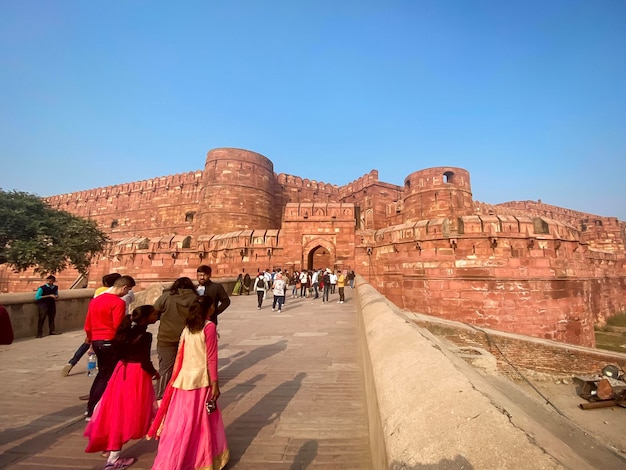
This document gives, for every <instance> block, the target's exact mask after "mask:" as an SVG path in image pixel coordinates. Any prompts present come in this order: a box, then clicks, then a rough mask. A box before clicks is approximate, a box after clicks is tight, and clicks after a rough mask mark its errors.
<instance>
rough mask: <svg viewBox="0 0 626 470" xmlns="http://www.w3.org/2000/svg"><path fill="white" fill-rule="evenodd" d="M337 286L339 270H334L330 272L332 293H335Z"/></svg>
mask: <svg viewBox="0 0 626 470" xmlns="http://www.w3.org/2000/svg"><path fill="white" fill-rule="evenodd" d="M336 287H337V272H336V271H333V272H331V273H330V293H331V294H334V293H335V288H336Z"/></svg>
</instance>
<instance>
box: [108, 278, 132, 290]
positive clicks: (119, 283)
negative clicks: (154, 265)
mask: <svg viewBox="0 0 626 470" xmlns="http://www.w3.org/2000/svg"><path fill="white" fill-rule="evenodd" d="M135 285H136V284H135V280H134V279H133V278H132V277H131V276H120V277H118V278H117V279H116V280H115V282H114V283H113V286H114V287H126V286H128V287H130V288H131V289H132V288H133V287H135Z"/></svg>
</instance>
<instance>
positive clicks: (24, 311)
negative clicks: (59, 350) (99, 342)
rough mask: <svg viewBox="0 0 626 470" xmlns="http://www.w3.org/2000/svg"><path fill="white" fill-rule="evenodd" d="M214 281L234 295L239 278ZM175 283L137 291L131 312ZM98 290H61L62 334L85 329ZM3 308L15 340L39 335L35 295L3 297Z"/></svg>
mask: <svg viewBox="0 0 626 470" xmlns="http://www.w3.org/2000/svg"><path fill="white" fill-rule="evenodd" d="M214 282H217V283H219V284H222V285H223V286H224V288H225V289H226V293H228V294H229V295H230V292H232V290H233V287H234V286H235V282H236V279H234V278H223V279H215V280H214ZM171 285H172V283H171V282H167V283H161V282H154V283H152V284H150V285H148V286H147V287H146V288H144V289H143V290H139V291H136V292H135V301H134V302H133V303H132V305H131V306H130V307H131V310H132V309H133V308H135V307H137V306H138V305H142V304H151V305H152V304H154V302H155V301H156V299H157V298H158V297H159V295H161V293H163V290H164V289H168V288H169V287H170V286H171ZM94 293H95V289H66V290H59V299H58V300H57V301H56V306H57V314H56V318H55V326H56V330H57V331H59V332H61V333H62V332H64V331H70V330H81V329H83V327H84V326H85V317H86V316H87V308H88V307H89V302H91V299H92V298H93V294H94ZM0 305H2V306H3V307H5V308H6V309H7V311H8V312H9V318H10V319H11V326H12V328H13V336H14V338H15V339H22V338H32V337H33V336H35V335H36V334H37V320H38V318H39V307H38V306H37V302H35V292H18V293H13V294H0ZM43 332H44V336H45V335H46V334H48V320H47V319H46V321H45V323H44V327H43Z"/></svg>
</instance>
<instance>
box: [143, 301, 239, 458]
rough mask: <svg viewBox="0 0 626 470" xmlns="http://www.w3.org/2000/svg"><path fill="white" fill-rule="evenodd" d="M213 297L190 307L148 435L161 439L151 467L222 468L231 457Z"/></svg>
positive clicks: (148, 436) (196, 302) (195, 302)
mask: <svg viewBox="0 0 626 470" xmlns="http://www.w3.org/2000/svg"><path fill="white" fill-rule="evenodd" d="M214 308H215V307H214V304H213V299H211V297H199V298H198V299H197V300H195V301H194V302H193V304H192V305H191V307H190V308H189V316H188V317H187V326H186V327H185V329H184V330H183V334H182V335H181V337H180V348H179V351H178V355H177V356H176V364H175V366H174V373H173V375H172V380H171V381H170V383H169V384H168V386H167V389H166V391H165V395H164V396H163V401H162V402H161V406H160V407H159V410H158V412H157V416H156V418H155V420H154V422H153V423H152V426H151V427H150V429H149V431H148V434H147V436H146V437H147V438H148V439H151V438H158V439H159V448H158V451H157V455H156V458H155V460H154V465H153V466H152V470H192V469H207V470H209V469H210V470H221V469H222V468H224V467H225V466H226V464H227V463H228V460H229V458H230V452H229V450H228V443H227V441H226V432H225V430H224V422H223V420H222V413H221V411H220V407H219V405H218V401H217V400H218V398H219V396H220V387H219V379H218V375H217V365H218V356H217V354H218V349H217V332H216V329H215V324H214V323H213V322H211V321H210V317H211V313H212V311H213V310H214Z"/></svg>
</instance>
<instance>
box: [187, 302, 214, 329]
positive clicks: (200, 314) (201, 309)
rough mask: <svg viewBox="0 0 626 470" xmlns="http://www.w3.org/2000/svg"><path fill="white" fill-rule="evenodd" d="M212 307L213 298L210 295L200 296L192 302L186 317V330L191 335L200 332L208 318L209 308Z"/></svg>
mask: <svg viewBox="0 0 626 470" xmlns="http://www.w3.org/2000/svg"><path fill="white" fill-rule="evenodd" d="M212 305H213V297H211V296H210V295H202V296H200V297H198V298H197V299H196V300H194V301H193V302H192V303H191V305H190V306H189V314H188V315H187V320H186V321H185V322H186V324H187V328H189V331H191V332H192V333H197V332H199V331H202V329H203V328H204V322H206V319H207V318H208V317H209V312H210V311H211V306H212Z"/></svg>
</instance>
